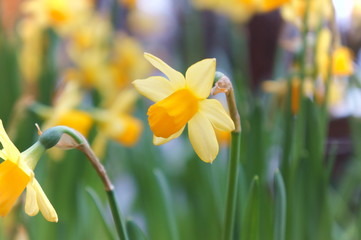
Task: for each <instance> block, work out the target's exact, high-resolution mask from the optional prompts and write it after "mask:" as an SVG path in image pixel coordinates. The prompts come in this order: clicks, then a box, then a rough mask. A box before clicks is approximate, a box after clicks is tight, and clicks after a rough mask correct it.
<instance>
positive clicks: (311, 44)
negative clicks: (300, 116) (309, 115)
mask: <svg viewBox="0 0 361 240" xmlns="http://www.w3.org/2000/svg"><path fill="white" fill-rule="evenodd" d="M332 7H333V6H332V3H331V1H328V0H326V1H324V0H316V1H298V0H297V1H296V0H294V1H290V2H289V3H287V4H286V5H285V6H284V7H283V8H282V11H281V12H282V16H283V17H284V19H285V20H286V22H287V23H288V24H290V25H291V26H293V27H295V28H296V30H298V31H299V36H300V38H301V36H302V31H305V28H306V31H307V33H304V34H307V39H306V41H305V42H304V43H306V44H304V46H302V47H301V46H300V44H301V40H300V39H299V40H297V39H292V40H291V41H293V42H295V43H296V44H286V42H287V41H289V40H284V39H281V40H280V41H281V42H284V43H285V44H283V46H284V48H285V49H286V50H289V51H292V53H293V54H295V55H297V54H300V52H302V53H305V54H306V55H307V54H308V53H310V52H312V50H314V51H313V54H308V55H307V56H302V57H303V58H307V61H306V62H305V63H304V69H303V70H302V71H303V72H305V73H304V74H305V76H304V77H303V79H304V80H301V77H300V71H301V68H300V63H296V64H295V65H296V66H297V67H294V69H291V74H290V76H289V77H288V80H284V79H280V80H278V81H265V82H264V83H263V86H262V87H263V90H264V91H265V92H268V93H273V94H276V95H277V96H278V98H279V99H285V98H286V95H287V92H288V90H290V96H291V98H290V101H291V109H292V112H293V113H294V114H297V113H298V111H299V108H300V106H299V105H300V103H299V102H300V95H301V94H302V95H304V96H306V97H307V98H309V99H313V100H314V101H315V102H317V103H319V104H323V103H324V102H327V105H328V106H330V107H332V106H335V105H337V104H339V103H340V101H341V100H343V99H344V95H345V93H346V90H347V85H348V81H347V78H348V77H350V76H351V75H352V74H353V73H354V63H353V54H352V53H351V50H350V49H348V48H347V47H345V46H342V45H341V44H340V39H339V36H338V32H337V30H336V29H330V27H329V26H327V24H331V23H332V21H334V17H335V16H334V12H333V9H332ZM306 12H307V15H306ZM305 20H307V21H305ZM332 31H334V32H332ZM311 36H313V39H317V41H309V39H310V38H311ZM290 45H292V46H293V47H291V48H290V47H289V46H290ZM302 57H301V58H302ZM310 60H311V61H310ZM288 82H290V84H289V83H288ZM301 82H302V84H301ZM326 98H327V100H326Z"/></svg>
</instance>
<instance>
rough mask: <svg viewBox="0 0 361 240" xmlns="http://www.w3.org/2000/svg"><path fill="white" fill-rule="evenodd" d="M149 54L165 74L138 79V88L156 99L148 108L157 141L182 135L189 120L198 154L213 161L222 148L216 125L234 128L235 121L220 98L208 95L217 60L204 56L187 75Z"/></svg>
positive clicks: (225, 129) (203, 158)
mask: <svg viewBox="0 0 361 240" xmlns="http://www.w3.org/2000/svg"><path fill="white" fill-rule="evenodd" d="M144 56H145V58H146V59H147V60H148V61H149V62H150V63H151V64H152V65H153V66H154V67H156V68H158V69H159V70H160V71H161V72H163V73H164V74H165V75H166V76H167V77H168V80H167V79H166V78H164V77H160V76H153V77H149V78H147V79H142V80H135V81H134V82H133V84H134V86H135V88H136V89H137V90H138V91H139V92H140V93H141V94H142V95H144V96H145V97H147V98H149V99H150V100H152V101H154V102H155V104H153V105H152V106H151V107H150V108H149V109H148V113H147V114H148V121H149V125H150V128H151V130H152V131H153V133H154V138H153V143H154V144H155V145H160V144H164V143H166V142H168V141H170V140H172V139H174V138H177V137H179V136H180V135H181V134H182V132H183V130H184V128H185V126H186V125H187V123H188V135H189V140H190V142H191V144H192V146H193V148H194V150H195V152H196V153H197V155H198V156H199V157H200V159H202V160H203V161H205V162H212V161H213V160H214V159H215V158H216V156H217V154H218V150H219V146H218V142H217V138H216V134H215V131H214V128H217V129H219V130H223V131H227V132H230V131H232V130H234V123H233V121H232V119H231V118H230V117H229V116H228V114H227V113H226V111H225V110H224V108H223V106H222V104H221V103H220V102H219V101H218V100H216V99H207V98H208V96H209V94H210V91H211V88H212V85H213V81H214V74H215V70H216V60H215V59H214V58H212V59H204V60H202V61H200V62H197V63H195V64H193V65H192V66H190V67H189V68H188V70H187V72H186V75H185V77H184V76H183V75H182V74H181V73H180V72H178V71H176V70H174V69H173V68H171V67H170V66H168V65H167V64H166V63H165V62H163V61H162V60H161V59H159V58H157V57H155V56H153V55H151V54H148V53H145V55H144Z"/></svg>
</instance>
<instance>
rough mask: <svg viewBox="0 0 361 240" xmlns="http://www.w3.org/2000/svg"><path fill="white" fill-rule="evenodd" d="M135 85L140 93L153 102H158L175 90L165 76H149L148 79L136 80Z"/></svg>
mask: <svg viewBox="0 0 361 240" xmlns="http://www.w3.org/2000/svg"><path fill="white" fill-rule="evenodd" d="M133 85H134V87H135V88H136V89H137V90H138V91H139V92H140V94H142V95H143V96H145V97H147V98H149V99H150V100H152V101H153V102H158V101H160V100H162V99H164V98H166V97H168V96H169V95H171V94H172V93H173V92H174V90H173V87H172V86H171V84H170V83H169V81H168V80H167V79H165V78H164V77H149V78H147V79H141V80H135V81H133Z"/></svg>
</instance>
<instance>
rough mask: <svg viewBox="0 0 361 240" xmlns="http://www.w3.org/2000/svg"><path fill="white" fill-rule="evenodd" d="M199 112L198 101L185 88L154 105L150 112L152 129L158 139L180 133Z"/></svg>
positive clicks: (149, 119)
mask: <svg viewBox="0 0 361 240" xmlns="http://www.w3.org/2000/svg"><path fill="white" fill-rule="evenodd" d="M197 111H198V99H197V98H196V97H195V96H194V94H193V93H192V92H191V91H190V90H188V89H186V88H184V89H180V90H178V91H176V92H174V93H173V94H171V95H170V96H168V97H167V98H165V99H163V100H162V101H159V102H157V103H155V104H154V105H152V106H151V107H150V108H149V110H148V113H147V114H148V121H149V125H150V129H151V130H152V131H153V133H154V135H155V136H157V137H162V138H168V137H170V136H171V135H172V134H174V133H176V132H178V131H179V130H180V129H182V127H184V125H186V123H187V122H188V121H189V120H190V119H191V118H192V117H193V116H194V114H196V113H197Z"/></svg>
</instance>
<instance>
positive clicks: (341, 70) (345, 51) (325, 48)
mask: <svg viewBox="0 0 361 240" xmlns="http://www.w3.org/2000/svg"><path fill="white" fill-rule="evenodd" d="M330 46H331V31H330V30H329V29H328V28H323V29H322V30H321V31H320V32H319V37H318V39H317V48H316V49H317V50H316V56H315V58H316V63H317V68H318V71H319V72H320V75H321V77H322V80H323V81H326V80H327V74H328V71H329V64H330V60H332V67H331V69H330V70H331V74H332V75H333V76H350V75H351V74H353V72H354V67H353V61H352V59H353V55H352V52H351V50H350V49H349V48H347V47H344V46H336V47H335V49H334V50H333V51H332V53H331V54H330ZM330 58H332V59H330Z"/></svg>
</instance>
